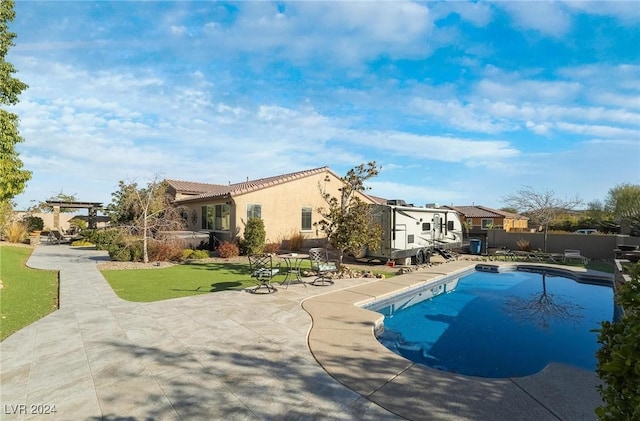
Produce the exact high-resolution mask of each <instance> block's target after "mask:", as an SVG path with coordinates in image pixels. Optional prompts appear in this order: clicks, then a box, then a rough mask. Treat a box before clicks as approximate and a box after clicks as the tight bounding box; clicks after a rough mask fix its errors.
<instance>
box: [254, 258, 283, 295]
mask: <svg viewBox="0 0 640 421" xmlns="http://www.w3.org/2000/svg"><path fill="white" fill-rule="evenodd" d="M248 257H249V266H250V268H251V277H252V278H254V279H255V281H256V282H257V283H258V286H257V287H255V288H253V289H251V292H254V293H256V292H258V290H259V289H260V288H263V287H264V288H266V289H267V293H268V294H271V293H272V292H276V291H278V290H277V289H276V288H275V287H274V286H273V285H271V279H273V277H274V276H276V275H277V274H278V272H280V265H279V264H278V265H274V264H273V258H272V257H271V255H270V254H255V255H251V256H248Z"/></svg>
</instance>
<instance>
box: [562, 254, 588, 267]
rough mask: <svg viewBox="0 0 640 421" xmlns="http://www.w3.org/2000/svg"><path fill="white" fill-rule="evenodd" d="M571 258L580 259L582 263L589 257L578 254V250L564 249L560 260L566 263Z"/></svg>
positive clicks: (585, 262)
mask: <svg viewBox="0 0 640 421" xmlns="http://www.w3.org/2000/svg"><path fill="white" fill-rule="evenodd" d="M571 260H580V262H581V263H582V264H583V265H586V264H587V263H589V259H587V258H586V257H584V256H583V255H582V254H580V250H565V251H564V256H563V258H562V262H563V263H567V262H569V261H571Z"/></svg>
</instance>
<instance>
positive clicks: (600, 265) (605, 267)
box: [587, 262, 615, 273]
mask: <svg viewBox="0 0 640 421" xmlns="http://www.w3.org/2000/svg"><path fill="white" fill-rule="evenodd" d="M587 269H591V270H599V271H600V272H607V273H614V272H615V266H614V264H613V263H610V262H589V263H588V264H587Z"/></svg>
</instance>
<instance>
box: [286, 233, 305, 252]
mask: <svg viewBox="0 0 640 421" xmlns="http://www.w3.org/2000/svg"><path fill="white" fill-rule="evenodd" d="M303 245H304V235H302V234H301V233H299V232H294V233H293V234H291V235H290V236H289V248H290V249H291V250H292V251H298V250H300V249H302V246H303Z"/></svg>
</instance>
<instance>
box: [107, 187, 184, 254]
mask: <svg viewBox="0 0 640 421" xmlns="http://www.w3.org/2000/svg"><path fill="white" fill-rule="evenodd" d="M119 187H120V189H119V190H118V191H116V192H114V193H112V194H111V203H110V204H109V205H108V206H107V214H108V215H109V217H110V219H111V221H112V222H113V223H114V224H115V225H118V226H120V227H123V228H126V229H127V230H128V231H129V233H130V234H132V235H140V236H142V248H143V261H144V262H145V263H148V262H149V240H150V239H151V238H153V237H154V235H155V233H158V232H160V231H169V230H179V229H183V228H184V219H183V218H182V216H181V214H180V209H179V208H175V207H174V206H173V205H172V203H171V197H170V195H169V194H167V188H168V184H167V183H166V182H163V181H159V180H158V178H157V177H156V178H154V179H153V180H152V181H150V182H149V183H148V184H147V186H146V187H143V188H140V187H138V184H137V183H125V182H124V181H120V182H119Z"/></svg>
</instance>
